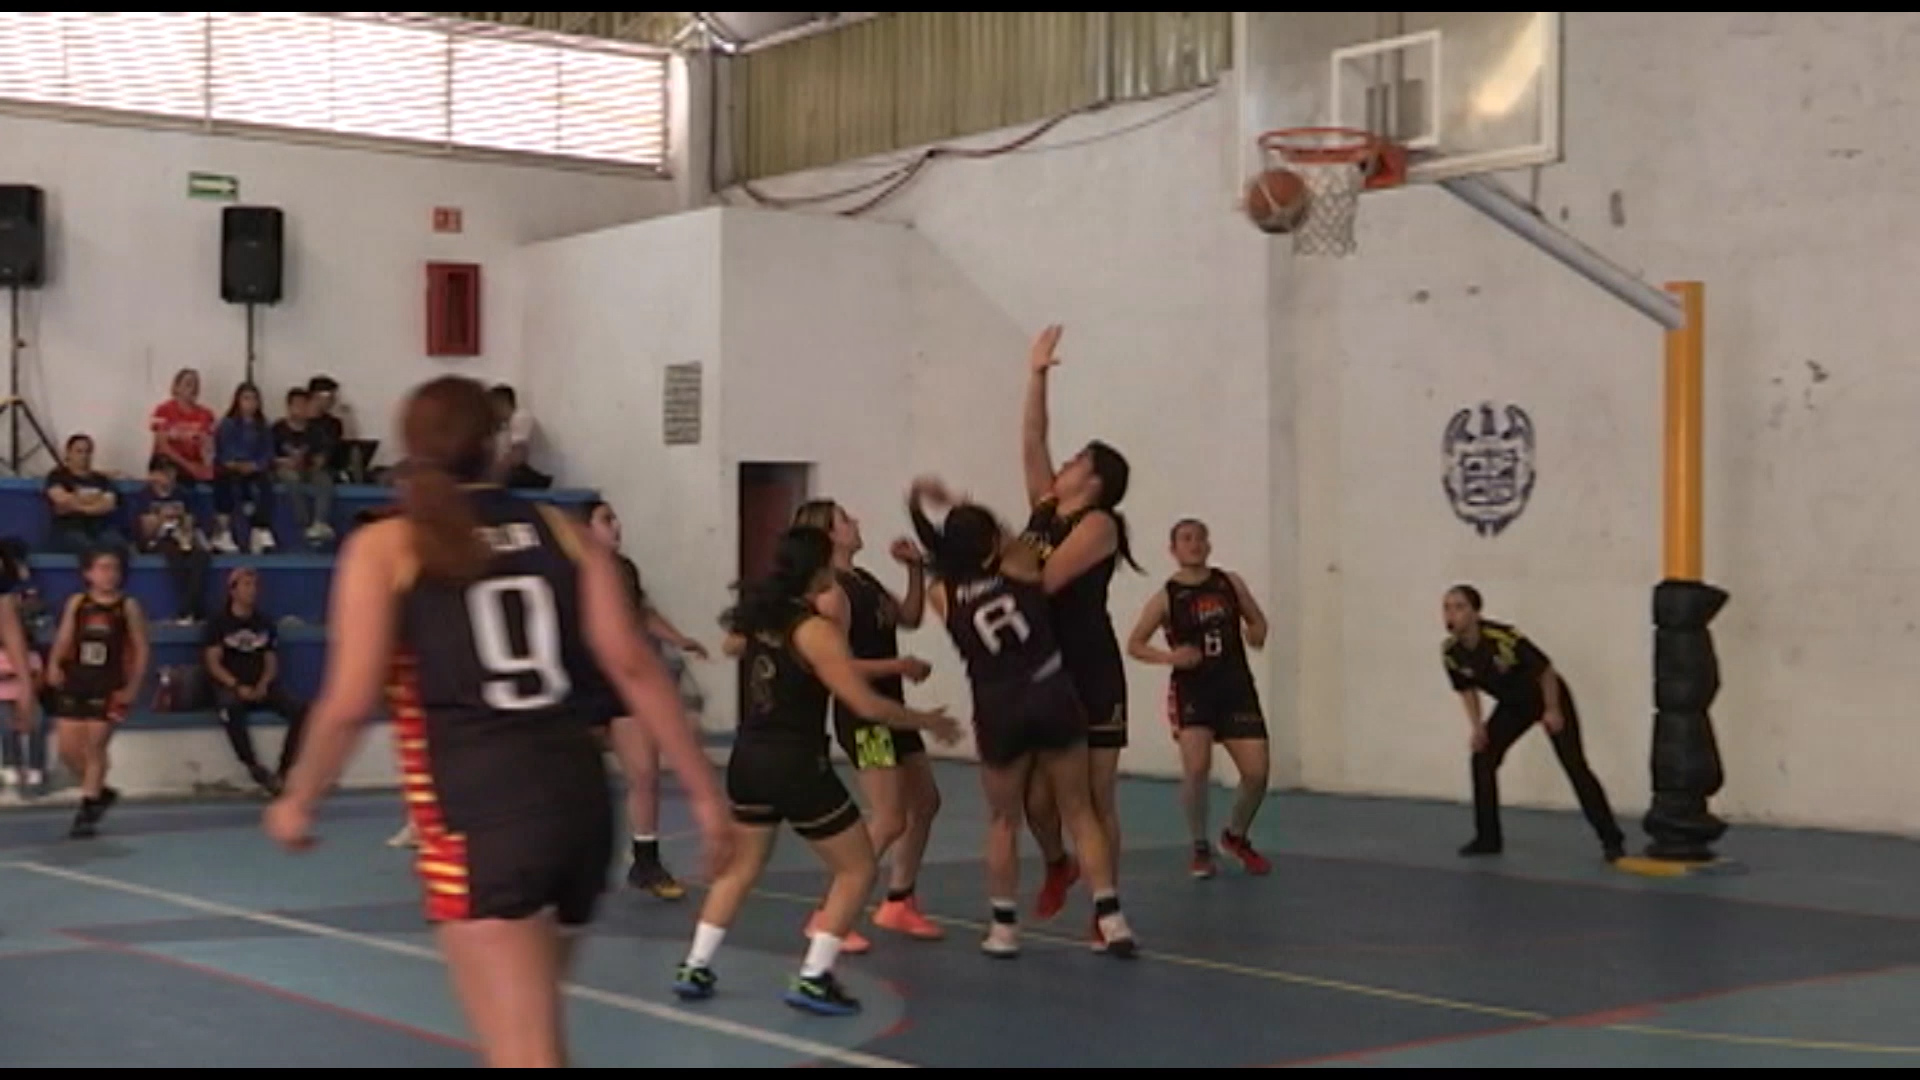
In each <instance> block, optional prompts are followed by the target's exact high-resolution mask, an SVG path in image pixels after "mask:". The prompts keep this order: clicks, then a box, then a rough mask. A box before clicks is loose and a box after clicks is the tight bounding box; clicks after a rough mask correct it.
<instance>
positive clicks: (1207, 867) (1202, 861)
mask: <svg viewBox="0 0 1920 1080" xmlns="http://www.w3.org/2000/svg"><path fill="white" fill-rule="evenodd" d="M1218 869H1219V868H1218V867H1216V866H1215V865H1214V863H1213V852H1211V851H1195V852H1194V853H1193V860H1192V861H1191V862H1189V863H1187V873H1189V874H1192V875H1193V876H1194V878H1195V879H1196V880H1203V879H1206V878H1210V877H1212V876H1213V875H1214V874H1215V873H1216V872H1218Z"/></svg>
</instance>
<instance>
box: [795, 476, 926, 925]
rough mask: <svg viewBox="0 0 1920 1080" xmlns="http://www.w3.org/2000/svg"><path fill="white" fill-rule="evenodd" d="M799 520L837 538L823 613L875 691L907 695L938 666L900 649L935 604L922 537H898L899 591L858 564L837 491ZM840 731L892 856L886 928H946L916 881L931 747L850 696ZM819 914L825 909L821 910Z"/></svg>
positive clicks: (837, 722)
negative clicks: (932, 915) (864, 715)
mask: <svg viewBox="0 0 1920 1080" xmlns="http://www.w3.org/2000/svg"><path fill="white" fill-rule="evenodd" d="M793 523H794V524H795V525H806V526H811V527H812V528H816V529H819V530H820V531H821V532H824V533H826V534H827V536H828V537H829V538H831V539H832V540H833V573H834V585H833V588H830V589H828V590H827V591H826V592H824V593H822V594H820V599H819V602H818V603H817V604H816V605H815V606H816V607H817V608H818V609H819V611H820V614H822V615H825V616H827V617H828V618H830V619H832V620H833V621H834V622H835V623H837V624H839V626H840V630H841V632H842V633H844V634H846V635H847V646H848V648H850V649H851V650H852V651H853V658H854V669H855V670H856V671H858V672H860V673H861V674H862V675H864V676H866V677H867V681H868V683H869V684H870V685H871V686H872V687H873V690H874V692H875V693H877V694H879V695H880V696H881V697H884V698H890V699H892V700H894V701H905V700H906V699H907V694H906V680H908V679H911V680H913V681H914V682H916V683H918V682H922V681H924V680H925V679H926V677H927V676H928V675H929V674H931V673H932V671H933V669H932V667H930V666H929V665H928V664H927V662H926V661H925V660H922V659H920V658H918V657H914V656H902V655H901V654H900V640H899V632H900V631H901V630H914V629H918V628H919V626H920V620H921V619H922V618H923V617H924V616H925V612H926V576H925V573H924V572H923V570H922V567H921V557H920V552H919V551H918V550H916V549H915V548H914V546H913V541H911V540H907V539H904V538H903V539H899V540H895V541H894V542H893V546H892V548H891V549H890V554H891V555H892V556H893V559H894V561H895V562H897V563H900V564H901V565H902V566H904V567H906V569H907V591H906V595H904V596H895V595H894V594H893V593H892V592H891V591H889V590H888V589H887V587H886V586H885V585H882V584H881V583H880V579H879V578H877V577H875V576H873V574H871V573H869V572H867V571H866V570H864V569H862V568H860V567H859V566H856V565H854V561H853V557H854V556H855V555H857V554H859V553H860V549H861V547H862V546H863V541H862V539H861V536H860V522H858V521H856V520H855V519H854V517H853V515H851V514H849V513H847V511H846V509H845V508H844V507H842V506H841V505H840V504H839V503H836V502H834V501H833V500H832V499H814V500H811V501H809V502H807V503H805V504H803V505H802V506H801V507H800V509H799V510H797V511H795V512H794V515H793ZM833 733H834V738H835V739H836V740H837V741H838V742H839V744H840V749H841V750H843V751H845V752H846V755H847V759H848V760H850V761H852V762H853V768H854V777H855V779H856V780H857V781H858V782H859V784H860V793H861V794H862V795H864V796H866V803H867V836H868V837H869V838H870V839H871V840H872V841H873V853H874V857H875V858H879V859H884V858H886V857H887V854H888V852H889V850H891V852H892V854H893V858H892V860H891V861H890V863H889V865H888V867H887V893H886V898H885V899H884V900H882V901H881V903H880V907H879V909H878V910H876V911H875V912H874V913H873V924H874V925H875V926H878V927H880V928H881V929H882V930H891V931H893V932H894V933H896V934H905V935H907V936H909V937H915V938H919V939H921V940H924V941H937V940H939V939H940V938H942V937H944V936H946V935H945V932H944V931H942V930H941V929H940V927H939V926H938V925H937V924H935V923H934V922H933V921H932V920H930V919H928V918H927V917H926V916H925V915H923V914H921V913H920V903H919V900H918V899H917V898H916V897H915V895H914V884H915V881H916V879H918V877H919V876H920V863H921V860H922V859H924V858H925V856H926V853H927V840H928V838H929V837H930V836H931V835H932V832H933V818H934V815H935V814H938V813H939V812H940V788H939V786H938V785H937V784H935V782H934V778H933V765H932V763H931V762H929V761H928V760H927V747H926V744H925V743H924V742H922V741H921V738H920V733H919V732H917V731H896V730H894V729H893V728H890V727H888V726H887V725H885V724H875V723H870V722H868V721H866V720H862V719H861V718H860V715H859V714H858V713H856V712H855V711H854V710H853V709H852V708H850V707H849V706H848V705H847V703H846V702H844V701H840V700H838V699H835V701H834V703H833ZM815 917H816V918H818V913H817V912H816V913H815ZM867 948H868V945H867V941H866V939H865V938H863V937H861V936H860V935H859V934H858V933H857V932H856V933H853V934H851V935H849V936H848V937H847V941H846V951H847V952H849V953H861V952H865V951H866V950H867Z"/></svg>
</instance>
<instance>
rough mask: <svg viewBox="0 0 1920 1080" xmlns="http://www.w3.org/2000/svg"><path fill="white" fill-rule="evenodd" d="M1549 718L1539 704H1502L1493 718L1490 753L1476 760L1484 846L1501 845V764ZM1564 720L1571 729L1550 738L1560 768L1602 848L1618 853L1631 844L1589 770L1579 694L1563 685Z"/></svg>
mask: <svg viewBox="0 0 1920 1080" xmlns="http://www.w3.org/2000/svg"><path fill="white" fill-rule="evenodd" d="M1544 712H1545V708H1544V706H1542V705H1541V704H1540V703H1538V702H1532V703H1526V704H1516V705H1507V704H1505V703H1502V704H1500V705H1498V706H1496V707H1495V708H1494V710H1493V715H1492V716H1490V717H1488V718H1487V748H1486V749H1485V750H1482V751H1480V752H1478V753H1476V754H1474V755H1473V826H1474V839H1475V840H1478V841H1479V842H1481V843H1484V844H1498V843H1500V842H1501V834H1500V780H1499V771H1500V763H1501V762H1502V761H1505V760H1506V758H1507V751H1508V750H1511V749H1513V744H1514V743H1517V742H1519V741H1520V736H1522V735H1525V734H1526V733H1527V731H1528V729H1530V728H1532V727H1533V726H1534V725H1535V724H1538V723H1539V722H1540V717H1541V715H1542V714H1543V713H1544ZM1560 714H1561V715H1562V716H1563V717H1565V718H1566V721H1567V723H1566V726H1564V727H1562V728H1561V729H1560V732H1559V734H1557V735H1555V734H1550V735H1549V736H1548V737H1549V738H1551V739H1552V740H1553V753H1554V756H1555V757H1558V758H1559V759H1560V767H1561V768H1562V769H1564V770H1565V771H1566V774H1567V780H1568V782H1569V783H1571V784H1572V785H1573V794H1574V796H1575V797H1576V798H1578V799H1579V800H1580V812H1581V813H1582V814H1585V815H1586V818H1587V824H1588V825H1591V826H1593V831H1594V832H1595V833H1596V834H1598V836H1599V837H1600V842H1601V843H1602V844H1604V845H1606V846H1608V847H1617V846H1619V845H1621V844H1623V843H1625V841H1626V834H1625V833H1623V832H1622V831H1621V830H1620V823H1619V822H1618V821H1616V820H1614V817H1613V807H1612V806H1610V805H1608V803H1607V793H1606V791H1605V790H1603V789H1602V788H1601V787H1600V779H1599V777H1596V776H1594V775H1593V769H1592V767H1590V766H1589V765H1588V764H1587V752H1586V750H1585V749H1584V748H1582V746H1581V745H1580V710H1579V708H1578V707H1577V706H1575V705H1574V703H1573V691H1572V690H1570V689H1568V688H1567V685H1566V683H1565V682H1564V681H1563V682H1562V683H1561V684H1560Z"/></svg>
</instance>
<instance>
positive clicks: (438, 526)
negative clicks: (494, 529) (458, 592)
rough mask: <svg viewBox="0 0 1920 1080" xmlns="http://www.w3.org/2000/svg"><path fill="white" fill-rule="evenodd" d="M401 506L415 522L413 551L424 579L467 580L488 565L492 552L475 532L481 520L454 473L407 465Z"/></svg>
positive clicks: (434, 468) (410, 520) (478, 573)
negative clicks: (468, 502)
mask: <svg viewBox="0 0 1920 1080" xmlns="http://www.w3.org/2000/svg"><path fill="white" fill-rule="evenodd" d="M401 507H402V512H403V513H404V514H405V515H406V518H407V520H408V521H409V522H411V523H412V524H413V550H414V554H415V556H416V557H418V558H419V560H420V575H421V576H422V577H423V578H428V579H432V580H437V581H446V582H454V583H465V582H468V581H472V580H473V579H474V578H477V577H479V576H480V574H481V573H482V572H483V571H485V570H486V566H487V560H488V558H489V557H490V553H489V552H488V550H487V548H486V545H485V544H483V543H482V542H481V540H480V537H479V535H478V533H477V532H476V531H475V530H476V529H477V528H478V527H479V524H480V522H479V519H477V518H475V517H474V515H473V508H472V507H470V506H468V505H467V500H466V497H465V496H464V495H462V494H461V491H460V485H459V484H458V483H457V482H456V481H455V480H454V478H453V474H451V473H449V472H447V470H445V469H443V468H440V467H438V466H434V465H420V466H415V467H413V468H411V469H409V470H408V472H407V477H406V484H405V486H404V488H403V489H402V495H401Z"/></svg>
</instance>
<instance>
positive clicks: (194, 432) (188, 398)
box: [150, 368, 214, 493]
mask: <svg viewBox="0 0 1920 1080" xmlns="http://www.w3.org/2000/svg"><path fill="white" fill-rule="evenodd" d="M150 426H151V427H152V429H153V453H154V454H155V455H158V456H161V457H166V458H170V459H171V460H172V461H173V463H174V464H175V465H177V466H179V483H180V487H181V488H182V489H183V490H185V491H187V492H189V493H191V492H192V491H193V490H194V489H195V488H196V487H198V486H199V485H201V484H206V483H211V482H212V481H213V429H214V419H213V412H212V410H210V409H208V408H207V407H206V406H205V405H202V404H200V373H199V372H198V371H195V370H194V369H192V368H181V369H180V370H179V371H178V372H176V373H175V374H174V376H173V396H171V397H169V398H168V399H167V400H165V401H163V402H161V403H160V404H158V405H155V406H154V407H153V419H152V422H151V424H150Z"/></svg>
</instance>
